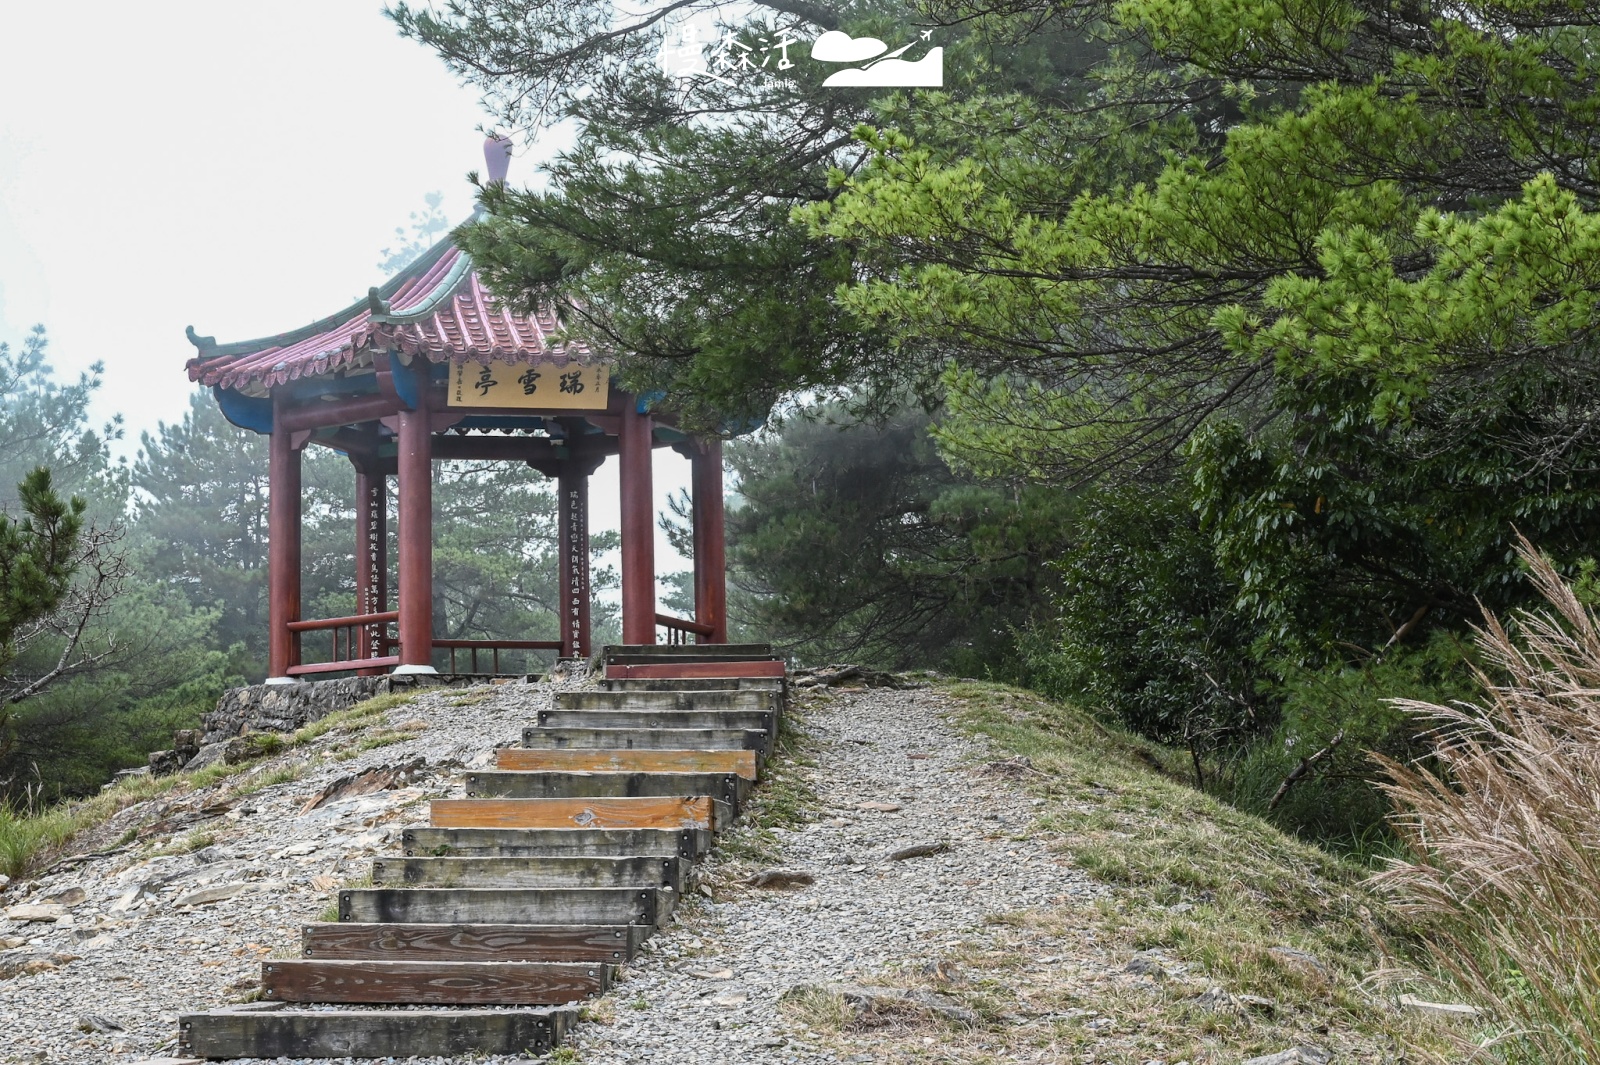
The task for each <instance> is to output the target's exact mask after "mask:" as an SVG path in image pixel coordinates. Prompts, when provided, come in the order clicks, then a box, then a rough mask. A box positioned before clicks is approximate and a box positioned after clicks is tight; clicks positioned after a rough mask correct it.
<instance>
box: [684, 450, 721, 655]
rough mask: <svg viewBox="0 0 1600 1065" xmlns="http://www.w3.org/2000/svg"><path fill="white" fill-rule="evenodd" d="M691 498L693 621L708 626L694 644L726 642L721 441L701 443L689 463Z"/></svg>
mask: <svg viewBox="0 0 1600 1065" xmlns="http://www.w3.org/2000/svg"><path fill="white" fill-rule="evenodd" d="M689 465H690V482H689V483H690V491H691V492H692V493H693V498H694V619H695V621H697V622H699V623H700V624H702V625H710V626H711V628H712V630H713V631H712V633H711V635H710V636H703V637H698V638H696V640H695V642H696V643H727V642H728V557H727V548H726V543H725V540H724V533H723V511H722V441H721V440H718V439H715V438H712V439H709V440H702V441H700V443H699V446H698V447H697V448H695V450H694V452H693V455H692V457H691V458H690V460H689Z"/></svg>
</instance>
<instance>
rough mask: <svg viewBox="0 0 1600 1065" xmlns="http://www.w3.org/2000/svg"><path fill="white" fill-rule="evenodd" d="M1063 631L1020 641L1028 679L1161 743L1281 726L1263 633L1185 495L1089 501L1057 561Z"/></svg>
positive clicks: (1230, 737)
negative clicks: (1264, 682) (1260, 658)
mask: <svg viewBox="0 0 1600 1065" xmlns="http://www.w3.org/2000/svg"><path fill="white" fill-rule="evenodd" d="M1058 568H1059V570H1060V572H1061V575H1062V578H1063V583H1064V588H1063V590H1062V592H1061V594H1060V597H1059V600H1058V606H1059V615H1058V618H1057V621H1056V623H1055V626H1054V627H1053V629H1050V628H1040V629H1035V630H1034V631H1033V632H1032V633H1030V634H1028V635H1027V636H1026V637H1024V639H1023V640H1022V641H1021V651H1022V655H1023V658H1024V660H1025V662H1026V664H1027V680H1028V681H1029V683H1030V685H1031V686H1032V687H1034V688H1036V689H1037V690H1039V691H1042V692H1044V693H1045V694H1047V695H1049V696H1051V697H1052V698H1056V699H1069V698H1070V699H1072V700H1074V701H1077V702H1079V703H1081V704H1083V705H1088V706H1093V707H1095V708H1096V709H1097V710H1098V711H1099V712H1101V713H1104V714H1108V715H1110V716H1111V717H1113V718H1115V719H1116V720H1117V721H1119V722H1120V723H1122V724H1123V725H1125V726H1126V727H1127V728H1129V729H1131V730H1133V731H1135V732H1137V733H1139V734H1140V735H1142V736H1147V737H1149V738H1151V739H1156V740H1162V741H1167V742H1180V743H1184V742H1186V743H1188V744H1189V745H1190V746H1191V747H1195V748H1199V749H1207V748H1210V747H1211V746H1213V745H1214V744H1216V743H1218V742H1237V739H1238V737H1240V736H1242V735H1246V734H1249V733H1251V732H1253V731H1255V730H1257V729H1259V728H1261V727H1263V726H1265V725H1270V724H1271V723H1272V714H1273V707H1272V705H1271V703H1270V701H1268V700H1264V699H1263V698H1262V697H1261V695H1260V694H1259V692H1258V691H1257V682H1256V678H1257V674H1258V666H1257V665H1256V662H1255V650H1254V648H1255V644H1256V642H1257V633H1256V632H1255V631H1254V629H1253V628H1252V627H1251V626H1250V625H1249V624H1248V623H1247V621H1246V620H1245V619H1244V618H1243V617H1242V616H1241V615H1240V614H1239V613H1238V612H1237V611H1235V610H1234V609H1233V597H1234V589H1233V588H1232V587H1231V586H1230V585H1229V583H1228V582H1227V581H1226V580H1225V579H1224V578H1223V576H1222V574H1221V573H1220V572H1219V571H1218V570H1217V568H1216V566H1215V565H1214V564H1213V563H1212V560H1211V550H1210V546H1209V544H1208V542H1207V541H1206V540H1205V538H1204V537H1203V536H1202V535H1201V533H1200V530H1199V528H1198V524H1197V522H1196V519H1195V517H1194V515H1193V513H1192V511H1191V510H1190V508H1189V507H1188V505H1187V503H1186V502H1185V500H1184V499H1183V498H1182V497H1181V494H1180V493H1178V492H1175V491H1174V490H1173V489H1171V488H1165V489H1158V488H1138V489H1128V488H1125V489H1121V490H1119V491H1118V492H1117V493H1115V494H1111V493H1109V492H1108V493H1101V494H1099V495H1097V496H1095V497H1092V498H1091V499H1089V500H1087V501H1086V502H1085V506H1084V510H1083V514H1082V517H1081V519H1080V521H1079V523H1078V527H1077V529H1076V533H1075V535H1074V537H1073V546H1072V547H1071V548H1070V549H1069V550H1068V552H1067V553H1066V555H1065V556H1064V557H1063V558H1062V559H1061V560H1060V562H1059V563H1058Z"/></svg>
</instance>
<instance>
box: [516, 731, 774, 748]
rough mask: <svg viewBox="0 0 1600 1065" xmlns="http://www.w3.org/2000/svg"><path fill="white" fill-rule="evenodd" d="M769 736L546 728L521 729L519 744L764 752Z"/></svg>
mask: <svg viewBox="0 0 1600 1065" xmlns="http://www.w3.org/2000/svg"><path fill="white" fill-rule="evenodd" d="M771 744H772V737H771V736H770V735H769V734H768V733H767V732H766V730H764V729H706V728H700V729H630V728H548V727H538V726H533V727H529V728H525V729H523V730H522V745H523V746H524V747H526V748H528V749H529V750H541V751H550V750H564V749H566V748H592V749H595V750H608V751H613V750H626V751H657V750H680V751H683V750H694V751H723V750H728V751H738V750H748V751H755V752H756V753H757V754H762V753H765V752H766V751H767V750H768V748H769V747H770V746H771Z"/></svg>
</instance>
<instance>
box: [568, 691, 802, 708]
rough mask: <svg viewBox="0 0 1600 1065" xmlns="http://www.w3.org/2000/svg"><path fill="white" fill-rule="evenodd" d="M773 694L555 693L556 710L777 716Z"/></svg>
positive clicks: (771, 692)
mask: <svg viewBox="0 0 1600 1065" xmlns="http://www.w3.org/2000/svg"><path fill="white" fill-rule="evenodd" d="M779 704H780V699H779V695H778V693H777V692H775V691H739V690H732V691H719V692H698V691H684V690H682V689H681V688H680V689H670V690H667V691H655V692H558V693H557V694H556V697H555V700H554V703H553V709H556V710H755V711H761V710H770V711H772V712H773V713H777V712H778V711H779V710H781V709H782V707H781V706H780V705H779Z"/></svg>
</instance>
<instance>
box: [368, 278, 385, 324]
mask: <svg viewBox="0 0 1600 1065" xmlns="http://www.w3.org/2000/svg"><path fill="white" fill-rule="evenodd" d="M367 314H368V315H369V316H370V317H371V319H372V320H373V321H374V322H385V321H388V319H389V301H388V300H386V299H384V298H383V297H382V296H380V295H378V286H377V285H373V286H372V287H371V288H369V289H367Z"/></svg>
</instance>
